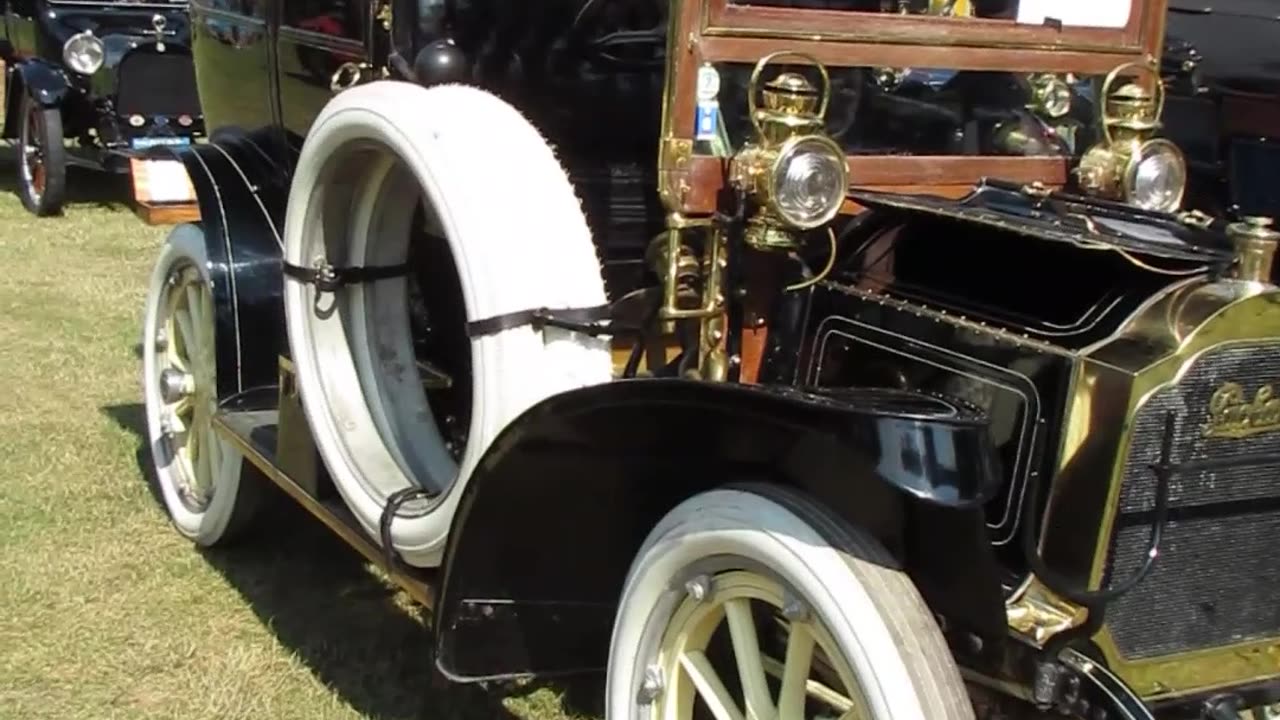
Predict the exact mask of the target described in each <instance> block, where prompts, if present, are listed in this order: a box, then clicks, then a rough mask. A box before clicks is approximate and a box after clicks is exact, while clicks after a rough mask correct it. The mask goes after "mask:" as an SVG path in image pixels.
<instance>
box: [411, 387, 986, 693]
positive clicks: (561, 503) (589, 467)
mask: <svg viewBox="0 0 1280 720" xmlns="http://www.w3.org/2000/svg"><path fill="white" fill-rule="evenodd" d="M947 402H948V401H945V400H942V399H941V398H934V397H932V396H926V395H921V394H916V393H909V392H905V391H883V390H870V389H867V390H858V389H854V390H832V391H829V392H828V391H823V392H822V394H816V393H811V392H805V391H801V390H796V389H794V388H789V387H783V386H772V387H769V386H748V385H737V384H727V383H704V382H698V381H692V380H682V379H639V380H626V381H618V382H613V383H607V384H604V385H597V386H593V387H588V388H584V389H580V390H575V391H571V392H568V393H563V394H560V395H557V396H553V397H551V398H549V399H547V400H544V401H543V402H541V403H539V404H538V405H536V406H534V407H533V408H531V409H530V410H528V411H527V412H525V413H523V414H522V415H521V416H520V417H518V418H517V419H516V420H514V421H513V422H512V423H511V424H510V425H509V426H508V427H507V428H506V429H505V430H504V431H503V432H502V434H501V435H500V436H499V437H498V438H497V439H496V440H495V441H494V443H493V445H492V447H491V448H490V449H489V451H488V452H487V453H486V455H485V457H484V458H483V459H482V460H481V462H480V464H479V465H478V466H477V469H476V470H475V472H474V474H473V476H472V478H471V479H470V481H469V482H468V484H467V486H466V488H465V490H464V491H463V492H464V494H463V496H462V497H461V498H460V499H459V505H458V510H457V514H456V516H455V518H454V524H453V527H452V528H451V532H450V538H449V545H448V547H447V548H446V553H445V558H444V560H445V562H444V569H443V577H442V586H441V593H440V596H439V603H438V605H437V607H436V615H435V622H434V626H435V643H436V658H437V664H438V665H439V668H440V670H441V671H442V672H443V673H444V674H445V675H447V676H449V677H450V678H453V679H455V680H459V681H476V680H485V679H497V678H510V677H518V676H529V675H542V676H546V675H556V674H565V673H572V672H584V671H588V672H589V671H596V670H600V669H603V667H604V664H605V662H606V659H607V654H606V653H607V651H608V645H609V636H610V632H611V630H612V626H613V619H614V614H615V610H616V605H617V601H618V598H619V596H620V594H621V591H622V587H623V582H624V580H625V577H626V574H627V571H628V568H629V567H630V565H631V563H632V561H633V560H634V556H635V554H636V552H637V550H638V549H639V548H640V545H641V544H642V542H643V540H644V538H645V537H646V535H647V534H648V533H649V532H650V530H651V529H652V528H653V526H654V525H655V524H656V523H657V522H658V521H659V519H660V518H661V517H662V516H663V515H665V514H666V513H667V512H668V511H670V510H671V509H672V508H673V507H674V506H675V505H677V504H678V503H680V502H681V501H683V500H685V499H686V498H688V497H690V496H692V495H694V494H696V493H699V492H703V491H706V490H710V489H712V488H715V487H719V486H723V485H726V484H731V483H738V482H744V481H753V482H761V481H763V482H769V483H776V484H779V485H783V486H788V487H791V488H794V489H795V490H797V491H799V492H802V493H805V494H807V495H808V496H810V497H812V498H814V499H816V500H817V501H818V502H820V503H823V504H824V505H825V506H826V507H828V508H830V509H831V510H833V511H834V512H836V513H838V514H839V515H840V516H841V517H843V518H845V519H846V520H847V521H848V522H850V523H852V524H854V525H856V526H858V527H861V528H864V529H866V530H867V531H869V532H871V533H872V534H873V535H874V536H875V537H877V538H878V539H879V540H880V541H881V542H882V543H883V544H884V545H885V547H886V548H888V549H889V551H890V552H891V553H892V554H893V555H894V556H895V557H896V558H897V559H898V561H899V562H900V563H901V567H903V568H904V569H906V570H907V572H909V573H910V574H911V577H912V579H913V580H914V581H915V582H916V584H917V586H918V587H919V588H920V590H921V592H922V594H923V595H924V596H925V599H926V601H928V602H929V604H930V606H931V608H932V609H933V610H934V611H935V612H938V613H939V614H941V615H944V616H946V617H947V620H948V623H947V624H948V626H950V627H952V628H953V629H955V630H957V631H960V629H961V628H964V629H963V630H962V632H966V633H967V632H973V633H977V634H979V635H980V636H982V637H984V638H987V637H989V638H991V640H992V644H993V646H994V645H995V644H996V643H999V642H1000V639H1001V638H1002V637H1003V636H1004V635H1005V618H1004V597H1003V594H1002V589H1001V585H1000V576H999V571H998V569H997V565H996V561H995V558H994V556H993V555H992V552H991V548H990V546H989V545H988V543H987V540H986V535H985V529H984V518H983V514H982V503H983V502H984V501H985V500H986V499H987V498H989V497H990V496H991V495H992V494H993V493H994V492H995V490H996V488H997V485H998V482H999V478H998V476H997V475H996V473H995V471H994V467H995V466H994V464H993V457H994V454H993V453H994V451H993V450H992V448H991V447H990V445H989V442H988V440H987V437H986V429H985V428H986V419H985V417H984V416H983V415H982V414H981V413H980V412H979V411H977V410H973V409H969V408H965V407H963V406H958V405H942V406H939V405H935V404H934V403H947ZM940 407H944V408H950V409H947V410H946V411H940V410H939V408H940Z"/></svg>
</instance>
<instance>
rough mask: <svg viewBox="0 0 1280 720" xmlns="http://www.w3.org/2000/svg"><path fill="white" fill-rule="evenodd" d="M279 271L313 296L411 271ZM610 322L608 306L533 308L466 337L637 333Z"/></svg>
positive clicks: (480, 323) (476, 326) (480, 325)
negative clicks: (525, 332)
mask: <svg viewBox="0 0 1280 720" xmlns="http://www.w3.org/2000/svg"><path fill="white" fill-rule="evenodd" d="M282 270H283V272H284V275H285V277H288V278H292V279H294V280H297V281H298V282H300V283H303V284H306V285H315V286H316V291H317V292H322V293H331V292H337V291H338V290H341V289H342V288H344V287H347V286H349V285H357V284H363V283H370V282H377V281H379V280H391V279H394V278H399V277H404V276H406V275H408V274H409V273H410V272H411V271H412V267H411V266H410V265H409V264H408V263H401V264H399V265H382V266H368V267H334V266H332V265H330V264H328V263H326V262H321V263H319V264H318V265H316V266H315V267H302V266H300V265H294V264H293V263H289V262H284V263H282ZM613 321H614V307H613V305H612V304H607V305H596V306H593V307H586V308H558V309H555V310H552V309H550V308H533V309H530V310H520V311H517V312H512V313H504V314H502V315H495V316H493V317H488V318H484V319H481V320H474V321H471V322H469V323H467V335H468V336H470V337H473V338H475V337H483V336H485V335H493V334H496V333H500V332H503V331H504V330H510V329H512V328H517V327H523V326H526V325H529V326H532V327H533V329H534V330H542V329H543V328H547V327H555V328H560V329H562V330H570V331H573V332H580V333H583V334H584V335H589V336H591V337H601V336H604V335H621V334H632V333H638V332H640V328H638V327H629V326H625V325H620V324H617V323H615V322H613Z"/></svg>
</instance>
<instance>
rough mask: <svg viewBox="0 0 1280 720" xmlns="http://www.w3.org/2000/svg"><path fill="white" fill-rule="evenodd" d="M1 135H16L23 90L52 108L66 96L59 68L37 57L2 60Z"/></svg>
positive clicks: (67, 87)
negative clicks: (14, 60) (3, 65)
mask: <svg viewBox="0 0 1280 720" xmlns="http://www.w3.org/2000/svg"><path fill="white" fill-rule="evenodd" d="M5 75H6V76H7V78H8V80H9V83H8V85H7V87H6V88H5V106H6V107H5V109H4V137H7V138H13V137H17V136H18V117H19V113H18V108H19V103H21V102H22V95H23V94H24V93H26V94H30V95H31V97H33V98H35V100H36V102H38V103H40V104H41V105H43V106H44V107H56V106H59V105H61V104H62V102H63V100H65V99H66V98H67V92H68V91H69V90H70V89H71V82H70V81H69V80H68V79H67V76H66V74H65V73H63V71H62V69H61V68H59V67H57V66H55V65H53V64H52V63H50V62H47V61H45V60H41V59H40V58H30V59H27V60H21V61H18V62H15V63H13V64H12V65H10V64H8V63H7V62H6V65H5Z"/></svg>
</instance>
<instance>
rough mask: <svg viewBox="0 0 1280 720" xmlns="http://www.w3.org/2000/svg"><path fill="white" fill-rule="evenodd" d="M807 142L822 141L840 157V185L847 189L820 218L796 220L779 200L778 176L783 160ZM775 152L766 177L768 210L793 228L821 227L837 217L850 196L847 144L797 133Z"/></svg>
mask: <svg viewBox="0 0 1280 720" xmlns="http://www.w3.org/2000/svg"><path fill="white" fill-rule="evenodd" d="M806 143H817V144H819V145H823V146H825V149H827V150H830V151H831V154H832V156H834V157H836V158H839V159H840V187H842V188H844V192H842V193H841V195H840V200H839V201H838V202H836V203H834V204H833V206H832V207H831V208H829V209H828V210H827V211H825V212H824V213H823V214H822V215H821V216H819V217H818V218H817V219H815V220H813V221H810V222H805V223H797V222H794V221H793V220H792V219H791V218H788V217H787V215H786V213H784V212H783V211H782V208H781V206H779V204H778V182H777V178H778V172H779V170H781V169H782V167H783V163H784V162H785V161H786V160H788V159H790V158H791V156H793V155H795V154H796V152H797V150H796V148H797V147H798V146H800V145H801V144H806ZM776 153H777V154H776V155H775V156H774V158H773V160H772V162H770V164H769V172H768V174H767V176H766V181H765V182H766V185H767V187H768V191H767V193H766V195H765V198H766V201H765V206H766V207H767V208H768V210H769V214H770V215H773V216H774V217H776V218H778V219H779V220H781V221H782V222H783V223H785V224H786V226H787V227H789V228H790V229H792V230H813V229H814V228H818V227H822V226H823V225H826V224H827V223H829V222H831V221H832V220H834V219H835V217H836V215H839V214H840V208H842V207H843V206H844V198H845V197H847V196H848V190H849V160H848V156H846V155H845V153H844V148H842V147H840V145H839V144H838V143H837V142H836V141H835V140H832V139H831V138H830V137H829V136H827V135H797V136H795V137H793V138H789V139H788V140H787V141H786V142H784V143H783V144H782V145H781V146H780V147H779V148H778V150H777V151H776Z"/></svg>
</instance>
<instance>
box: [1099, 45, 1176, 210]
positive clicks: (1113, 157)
mask: <svg viewBox="0 0 1280 720" xmlns="http://www.w3.org/2000/svg"><path fill="white" fill-rule="evenodd" d="M1127 68H1139V69H1144V70H1148V71H1149V72H1150V69H1149V68H1147V67H1146V66H1145V65H1142V64H1139V63H1136V62H1131V63H1125V64H1124V65H1121V66H1120V67H1117V68H1116V69H1115V70H1112V71H1111V73H1110V74H1109V75H1107V79H1106V81H1105V82H1104V83H1103V84H1102V92H1101V93H1100V95H1099V100H1098V114H1099V121H1100V122H1101V125H1102V135H1103V140H1102V142H1100V143H1098V144H1097V145H1094V146H1093V147H1092V148H1089V150H1088V152H1086V153H1085V154H1084V157H1083V158H1081V159H1080V166H1079V167H1078V168H1077V171H1076V172H1077V176H1078V179H1079V183H1080V188H1081V189H1082V190H1084V191H1085V192H1086V193H1089V194H1090V195H1095V196H1098V197H1105V198H1110V199H1114V200H1124V201H1125V202H1128V203H1130V204H1132V205H1135V206H1137V207H1140V208H1143V209H1146V210H1156V211H1160V212H1174V211H1176V210H1177V209H1178V208H1179V207H1181V205H1182V196H1183V193H1184V192H1185V191H1186V185H1187V163H1186V159H1185V158H1184V157H1183V155H1182V151H1181V150H1179V149H1178V146H1176V145H1174V144H1173V143H1171V142H1169V141H1168V140H1163V139H1159V138H1156V137H1154V136H1155V133H1156V131H1157V130H1159V129H1160V116H1161V115H1162V114H1163V113H1164V84H1163V83H1162V82H1161V81H1160V78H1159V77H1158V76H1156V75H1155V73H1154V72H1153V73H1152V76H1153V77H1154V79H1155V83H1154V85H1155V88H1156V92H1155V93H1154V94H1153V93H1151V92H1150V91H1148V90H1147V89H1146V88H1145V87H1143V86H1142V85H1141V84H1139V83H1137V82H1127V83H1125V84H1124V85H1121V86H1120V87H1119V88H1116V89H1115V90H1114V91H1112V89H1111V86H1112V85H1114V84H1115V82H1116V79H1117V78H1118V77H1119V76H1120V73H1121V71H1123V70H1125V69H1127Z"/></svg>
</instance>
